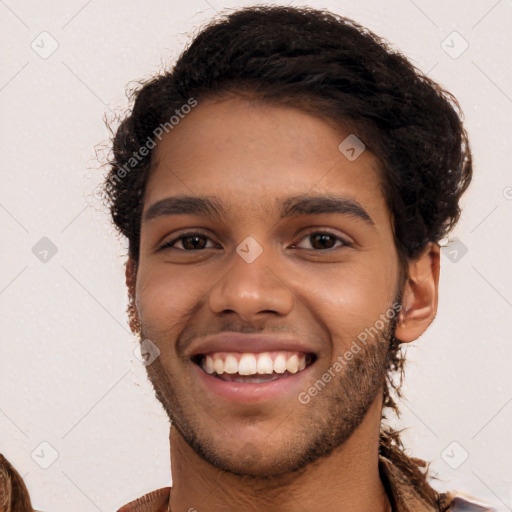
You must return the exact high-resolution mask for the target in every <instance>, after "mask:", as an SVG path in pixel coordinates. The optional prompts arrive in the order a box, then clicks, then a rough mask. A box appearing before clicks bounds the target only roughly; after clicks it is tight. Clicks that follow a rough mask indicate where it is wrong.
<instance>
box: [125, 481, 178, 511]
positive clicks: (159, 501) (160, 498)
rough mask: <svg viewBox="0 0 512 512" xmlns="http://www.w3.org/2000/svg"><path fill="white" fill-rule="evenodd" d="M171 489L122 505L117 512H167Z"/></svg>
mask: <svg viewBox="0 0 512 512" xmlns="http://www.w3.org/2000/svg"><path fill="white" fill-rule="evenodd" d="M170 492H171V488H170V487H164V488H162V489H158V490H156V491H153V492H150V493H148V494H145V495H144V496H142V497H140V498H138V499H136V500H134V501H130V503H127V504H126V505H123V506H122V507H121V508H120V509H119V510H118V511H117V512H167V505H168V503H169V496H170Z"/></svg>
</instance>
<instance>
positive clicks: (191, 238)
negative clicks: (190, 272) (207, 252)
mask: <svg viewBox="0 0 512 512" xmlns="http://www.w3.org/2000/svg"><path fill="white" fill-rule="evenodd" d="M206 240H209V238H208V237H207V236H206V235H202V234H200V233H185V234H183V235H181V236H179V237H177V238H174V239H173V240H170V241H169V242H166V243H164V244H163V245H162V246H161V247H160V248H159V250H164V249H170V248H172V249H177V250H178V251H196V250H201V249H206V248H207V247H205V241H206ZM180 241H181V245H182V248H180V247H175V244H176V243H177V242H180Z"/></svg>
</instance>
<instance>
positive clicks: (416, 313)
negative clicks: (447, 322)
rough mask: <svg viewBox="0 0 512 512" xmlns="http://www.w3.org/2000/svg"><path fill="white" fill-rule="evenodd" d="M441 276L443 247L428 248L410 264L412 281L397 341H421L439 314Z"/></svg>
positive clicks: (407, 287)
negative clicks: (441, 249) (441, 248)
mask: <svg viewBox="0 0 512 512" xmlns="http://www.w3.org/2000/svg"><path fill="white" fill-rule="evenodd" d="M439 272H440V253H439V245H438V244H436V243H433V242H430V243H429V244H427V246H426V247H425V249H424V250H423V252H422V253H421V254H420V255H419V256H418V257H417V258H415V259H414V260H411V261H410V262H409V266H408V277H407V281H406V283H405V287H404V289H403V291H402V297H403V299H402V310H401V311H400V316H399V319H398V323H397V326H396V330H395V337H396V338H397V339H398V340H399V341H402V342H404V343H408V342H411V341H414V340H416V339H418V338H419V337H420V336H421V335H422V334H423V333H424V332H425V331H426V330H427V328H428V327H429V325H430V324H431V323H432V321H433V320H434V318H435V316H436V313H437V303H438V290H439Z"/></svg>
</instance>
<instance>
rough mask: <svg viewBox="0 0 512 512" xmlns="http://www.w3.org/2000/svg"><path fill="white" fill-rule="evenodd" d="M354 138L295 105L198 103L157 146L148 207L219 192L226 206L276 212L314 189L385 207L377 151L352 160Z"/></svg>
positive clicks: (239, 101) (240, 101)
mask: <svg viewBox="0 0 512 512" xmlns="http://www.w3.org/2000/svg"><path fill="white" fill-rule="evenodd" d="M349 136H350V137H351V138H349V139H347V137H349ZM353 137H354V136H353V135H351V134H350V133H346V132H343V131H342V130H341V129H339V128H337V127H334V126H333V124H332V123H329V122H327V121H326V120H324V119H322V118H320V117H317V116H313V115H310V114H308V113H305V112H303V111H301V110H298V109H295V108H291V107H285V106H274V105H267V104H262V103H261V102H256V101H248V100H245V99H230V100H224V101H207V102H203V103H199V105H198V106H197V107H195V109H194V110H193V111H192V112H191V113H190V114H188V115H187V116H186V117H184V118H183V119H181V120H180V122H179V124H178V125H176V126H174V127H173V129H172V131H171V132H170V133H169V134H167V135H165V136H164V137H163V138H162V140H161V141H160V142H159V143H158V144H157V146H156V149H155V151H154V154H153V158H152V170H151V174H150V178H149V180H148V184H147V187H146V191H145V201H144V203H145V210H147V208H148V206H149V205H150V204H151V203H154V202H156V201H159V200H162V199H164V198H166V197H169V196H171V195H173V196H174V195H175V196H178V195H187V196H191V195H214V196H217V197H222V198H223V199H224V201H223V205H224V206H225V207H226V210H229V209H232V210H233V211H235V212H236V211H238V213H240V212H241V210H240V209H241V208H242V209H243V210H245V211H248V210H252V211H253V213H255V212H256V211H258V212H259V213H260V214H261V213H263V212H264V213H266V214H269V215H270V214H272V213H275V212H277V211H278V209H279V203H282V202H284V201H285V200H286V198H287V197H291V196H302V195H310V194H313V195H316V196H321V195H323V194H324V195H327V194H330V195H332V194H335V195H338V196H340V195H341V196H343V197H347V198H352V199H356V200H357V202H358V203H361V204H364V205H366V207H368V208H372V209H375V208H380V209H383V210H386V209H387V208H386V204H385V201H384V197H383V194H382V190H381V186H380V172H379V164H378V160H377V158H376V157H375V155H373V154H372V153H371V152H370V151H369V150H367V149H365V150H364V151H363V152H362V153H361V154H360V155H359V156H357V158H355V159H353V158H352V159H349V158H348V157H347V153H346V152H344V148H346V146H347V144H349V145H350V144H351V143H352V141H353ZM346 140H348V143H344V141H346ZM356 143H357V141H356ZM340 144H342V150H341V151H340ZM352 145H353V143H352ZM355 149H356V151H357V150H358V149H359V150H360V149H361V148H360V147H356V148H355ZM352 154H353V153H352ZM348 155H349V156H351V153H348ZM281 210H282V209H281Z"/></svg>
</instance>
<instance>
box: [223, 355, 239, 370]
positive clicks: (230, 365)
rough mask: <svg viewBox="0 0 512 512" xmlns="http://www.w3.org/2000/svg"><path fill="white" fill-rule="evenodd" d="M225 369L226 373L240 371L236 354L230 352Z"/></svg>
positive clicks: (225, 362)
mask: <svg viewBox="0 0 512 512" xmlns="http://www.w3.org/2000/svg"><path fill="white" fill-rule="evenodd" d="M224 371H225V372H226V373H237V372H238V361H237V360H236V357H235V356H232V355H231V354H228V355H227V356H226V360H225V361H224Z"/></svg>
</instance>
